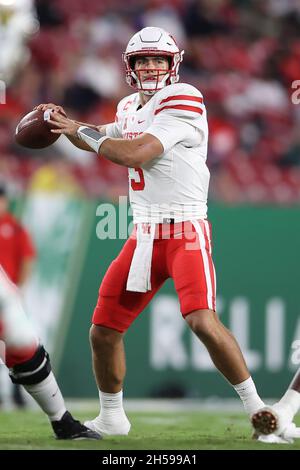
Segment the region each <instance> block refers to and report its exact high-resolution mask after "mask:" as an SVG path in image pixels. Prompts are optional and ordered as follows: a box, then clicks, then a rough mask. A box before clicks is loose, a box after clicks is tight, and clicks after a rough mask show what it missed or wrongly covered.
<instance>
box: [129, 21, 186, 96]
mask: <svg viewBox="0 0 300 470" xmlns="http://www.w3.org/2000/svg"><path fill="white" fill-rule="evenodd" d="M183 53H184V51H181V52H180V51H179V49H178V47H177V44H176V42H175V41H174V39H173V37H172V36H171V35H170V34H169V33H167V32H166V31H164V30H163V29H161V28H155V27H148V28H144V29H142V30H141V31H139V32H138V33H136V34H135V35H134V36H133V37H132V38H131V39H130V41H129V43H128V45H127V48H126V51H125V52H124V54H123V60H124V63H125V69H126V81H127V83H128V85H129V86H131V87H132V88H134V89H135V90H138V91H140V92H142V93H144V94H145V95H153V94H154V93H156V92H157V91H158V90H161V89H162V88H163V87H165V86H166V85H170V84H172V83H176V82H178V80H179V75H178V68H179V64H180V62H181V61H182V56H183ZM149 56H154V57H165V58H167V59H168V62H169V70H165V69H159V68H155V69H152V68H151V69H148V68H147V69H146V68H145V69H142V68H139V70H135V59H136V58H137V57H149ZM146 70H147V71H149V70H151V76H152V75H153V74H155V75H154V77H153V80H151V81H148V80H147V81H145V80H144V81H142V80H141V72H142V71H146ZM162 75H164V77H163V78H162V79H161V80H160V77H161V76H162Z"/></svg>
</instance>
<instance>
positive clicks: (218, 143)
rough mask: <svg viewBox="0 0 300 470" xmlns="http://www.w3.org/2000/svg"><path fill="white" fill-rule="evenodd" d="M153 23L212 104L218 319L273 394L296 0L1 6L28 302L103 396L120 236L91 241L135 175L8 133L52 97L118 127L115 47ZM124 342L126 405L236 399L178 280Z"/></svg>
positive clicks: (298, 147) (296, 222)
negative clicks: (96, 358) (97, 341)
mask: <svg viewBox="0 0 300 470" xmlns="http://www.w3.org/2000/svg"><path fill="white" fill-rule="evenodd" d="M150 25H151V26H161V27H163V28H165V29H166V30H169V31H170V32H171V33H172V34H173V35H174V36H175V37H176V38H177V42H178V43H179V45H180V47H181V48H184V49H185V58H184V62H183V64H182V66H181V81H186V82H188V83H191V84H193V85H195V86H196V87H198V88H199V89H200V90H201V91H202V93H203V95H204V98H205V102H206V106H207V109H208V118H209V126H210V145H209V156H208V165H209V168H210V170H211V186H210V200H209V219H210V220H211V221H212V223H213V233H214V258H215V264H216V268H217V276H218V311H219V314H220V315H221V317H222V319H223V321H224V323H225V324H226V325H227V326H228V327H229V328H230V329H231V330H232V331H233V333H234V334H235V335H236V336H237V338H238V340H239V342H240V344H241V346H242V349H243V351H244V353H245V356H246V360H247V362H248V365H249V367H250V369H251V372H252V373H253V377H254V379H255V380H256V383H257V387H258V389H259V392H260V393H261V395H262V396H264V397H278V396H280V395H281V394H282V393H283V392H284V390H285V388H286V386H287V385H288V382H289V380H290V379H291V377H292V374H293V371H294V370H295V368H296V365H295V364H293V361H292V360H291V357H292V353H293V349H292V344H293V342H294V341H295V340H297V339H298V340H300V313H299V312H300V291H299V257H300V241H299V232H300V217H299V215H300V214H299V202H300V130H299V129H300V126H299V124H300V106H299V105H297V104H296V103H295V100H293V99H292V96H293V94H295V93H296V90H295V89H294V88H293V87H292V86H293V82H294V81H295V80H300V6H299V2H297V0H266V1H264V2H261V1H260V0H257V1H256V0H253V1H250V0H165V1H161V0H127V1H126V2H124V1H122V0H109V1H106V0H102V1H99V0H72V1H71V0H36V1H33V0H32V1H31V0H0V79H1V82H0V84H1V86H0V89H1V91H0V93H1V94H0V181H4V182H5V183H6V184H7V186H8V188H9V192H10V195H11V200H12V208H13V210H14V212H15V213H16V214H17V215H18V217H20V218H21V219H22V220H23V221H24V223H25V224H26V226H27V228H28V229H29V231H30V232H31V234H32V236H33V238H34V240H35V243H36V246H37V248H38V259H37V262H36V265H35V270H34V274H33V276H32V278H31V280H30V282H29V283H28V284H27V286H26V288H25V289H24V292H23V293H24V298H25V302H26V306H27V310H28V312H29V314H30V316H31V318H32V320H33V321H34V323H35V325H36V328H37V329H38V331H39V334H40V336H41V337H42V339H43V341H44V342H45V344H46V346H47V348H48V350H49V352H50V353H51V355H52V358H53V363H54V366H55V370H56V373H57V375H58V379H59V381H60V383H61V385H62V390H63V392H64V393H65V395H66V396H67V397H74V398H96V397H97V391H96V387H95V384H94V379H93V376H92V370H91V359H90V351H89V344H88V331H89V326H90V318H91V315H92V311H93V307H94V305H95V302H96V299H97V293H98V286H99V283H100V281H101V279H102V276H103V274H104V272H105V270H106V268H107V267H108V265H109V263H110V261H111V260H112V259H113V258H114V257H115V256H116V255H117V253H118V251H119V249H120V247H121V246H122V244H123V243H124V241H123V240H99V239H98V238H97V237H96V226H97V223H98V222H99V220H100V218H99V216H97V215H96V209H97V207H98V205H99V204H100V203H101V202H110V203H114V204H116V209H117V210H119V208H118V198H119V196H124V195H126V194H127V174H126V169H125V168H122V167H120V166H117V165H114V164H112V163H109V162H108V161H106V160H104V159H101V158H97V157H96V155H93V154H91V153H87V152H83V151H81V150H79V149H76V148H75V147H73V146H72V145H71V144H70V143H69V141H67V139H65V138H64V137H61V138H60V139H59V140H58V141H57V143H56V144H54V145H53V146H51V147H49V148H47V149H45V150H37V151H30V150H26V149H25V148H21V147H20V146H18V145H17V144H16V143H15V142H14V129H15V127H16V124H17V122H18V121H19V120H20V118H21V117H22V116H23V115H24V114H26V113H27V112H29V111H30V110H31V109H32V108H33V106H35V105H37V104H39V103H46V102H54V103H56V104H61V105H63V106H64V107H65V109H66V110H67V112H68V114H69V115H70V117H73V118H76V119H78V120H80V121H85V122H92V123H99V124H100V123H107V122H112V121H113V120H114V114H115V108H116V104H117V103H118V100H119V99H120V98H122V97H123V96H125V95H126V94H130V93H131V92H132V91H131V90H130V89H129V88H128V87H127V85H126V83H125V79H124V71H123V64H122V62H121V52H122V51H123V50H124V49H125V46H126V44H127V41H128V39H129V38H130V37H131V35H132V34H133V33H134V32H135V31H136V30H138V29H140V28H142V27H144V26H150ZM293 101H294V104H293ZM120 210H124V207H123V209H120ZM125 210H126V207H125ZM125 342H126V351H127V363H128V372H127V377H126V384H125V396H126V397H127V398H136V397H142V398H149V397H174V398H181V397H189V398H208V399H211V398H214V399H218V398H225V397H229V398H235V394H234V392H233V390H232V388H231V387H229V386H228V385H227V383H226V382H225V381H224V380H223V378H222V377H220V376H219V374H218V373H217V372H216V371H215V369H214V367H213V366H212V363H211V361H210V359H209V357H208V355H207V353H206V351H205V350H204V348H202V346H201V345H200V344H199V343H198V341H196V340H195V338H193V337H192V336H191V333H190V332H188V331H187V330H186V328H185V324H184V322H183V321H182V319H181V315H180V313H179V305H178V302H177V298H176V296H175V292H174V289H173V285H172V283H168V284H167V285H165V286H164V288H163V289H162V290H161V292H160V293H159V295H157V296H156V297H155V299H154V300H153V301H152V303H151V305H150V306H149V308H148V309H147V311H145V312H144V313H143V314H142V315H141V316H140V318H139V319H138V320H137V321H136V323H135V324H134V325H133V327H132V328H131V330H130V331H129V332H128V334H127V336H126V340H125ZM294 345H295V343H294Z"/></svg>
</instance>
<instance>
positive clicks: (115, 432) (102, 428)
mask: <svg viewBox="0 0 300 470" xmlns="http://www.w3.org/2000/svg"><path fill="white" fill-rule="evenodd" d="M84 425H85V426H86V427H87V428H89V429H91V430H92V431H94V432H96V433H100V434H105V435H107V436H127V434H128V433H129V431H130V428H131V424H130V422H129V421H128V419H127V416H126V415H124V416H123V417H121V419H120V418H118V420H117V421H116V422H111V420H105V419H102V418H101V417H100V416H97V417H96V418H95V419H92V420H91V421H85V422H84Z"/></svg>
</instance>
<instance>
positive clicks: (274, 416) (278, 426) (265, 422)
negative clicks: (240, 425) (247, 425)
mask: <svg viewBox="0 0 300 470" xmlns="http://www.w3.org/2000/svg"><path fill="white" fill-rule="evenodd" d="M292 421H293V413H292V411H291V409H290V408H289V407H287V406H283V405H281V404H278V403H276V404H275V405H273V406H266V407H264V408H261V409H260V410H258V411H257V412H256V413H254V414H253V415H252V417H251V422H252V426H253V428H254V430H255V432H256V433H258V434H264V435H268V434H277V435H282V433H283V432H284V430H285V429H286V428H287V427H288V426H290V424H291V423H292Z"/></svg>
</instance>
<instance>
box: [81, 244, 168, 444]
mask: <svg viewBox="0 0 300 470" xmlns="http://www.w3.org/2000/svg"><path fill="white" fill-rule="evenodd" d="M135 246H136V241H135V240H134V239H133V238H130V239H129V240H128V241H127V242H126V243H125V245H124V247H123V249H122V251H121V253H120V254H119V256H118V258H117V259H116V260H115V261H113V262H112V264H111V266H110V267H109V269H108V271H107V273H106V275H105V277H104V279H103V281H102V284H101V287H100V290H99V299H98V303H97V306H96V309H95V312H94V316H93V325H92V327H91V334H90V340H91V348H92V357H93V368H94V374H95V378H96V382H97V385H98V389H99V399H100V414H99V416H97V417H96V418H95V419H94V420H91V421H86V422H85V425H86V426H88V427H89V428H90V429H93V430H95V431H97V432H100V433H103V434H109V435H114V434H118V435H122V434H123V435H124V434H128V432H129V430H130V423H129V420H128V418H127V416H126V414H125V411H124V408H123V380H124V376H125V371H126V364H125V353H124V345H123V336H124V333H125V332H126V330H127V329H128V328H129V326H130V325H131V323H132V322H133V321H134V319H135V318H136V317H137V316H138V315H139V313H140V312H141V311H142V310H143V309H144V308H145V307H146V306H147V304H148V303H149V302H150V300H151V298H152V297H153V296H154V294H155V293H156V292H157V290H158V289H159V287H160V286H161V284H162V283H163V282H164V280H165V279H166V277H167V274H164V273H163V272H160V273H159V274H158V273H155V272H154V271H153V270H152V275H151V283H152V290H151V291H149V292H147V293H145V294H143V293H138V292H129V291H127V290H126V283H127V278H128V272H129V268H130V264H131V260H132V256H133V252H134V249H135ZM160 256H161V254H160V253H159V249H158V247H157V246H156V245H155V246H154V248H153V261H152V266H153V267H154V266H156V265H157V263H156V262H155V259H156V258H158V257H160Z"/></svg>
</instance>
